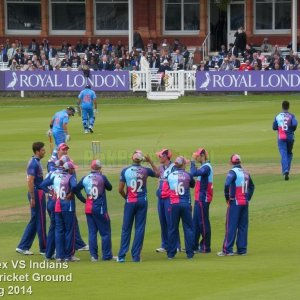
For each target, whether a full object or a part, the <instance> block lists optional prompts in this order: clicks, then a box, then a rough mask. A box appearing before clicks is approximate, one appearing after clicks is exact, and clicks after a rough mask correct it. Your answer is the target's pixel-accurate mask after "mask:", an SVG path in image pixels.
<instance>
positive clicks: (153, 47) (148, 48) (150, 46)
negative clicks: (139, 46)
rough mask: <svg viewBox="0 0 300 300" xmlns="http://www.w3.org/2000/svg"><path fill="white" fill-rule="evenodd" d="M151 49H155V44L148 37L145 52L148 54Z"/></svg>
mask: <svg viewBox="0 0 300 300" xmlns="http://www.w3.org/2000/svg"><path fill="white" fill-rule="evenodd" d="M153 50H157V45H156V43H154V42H153V40H152V39H151V38H150V39H149V41H148V44H147V52H148V54H151V53H152V51H153Z"/></svg>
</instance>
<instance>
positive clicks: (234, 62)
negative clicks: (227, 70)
mask: <svg viewBox="0 0 300 300" xmlns="http://www.w3.org/2000/svg"><path fill="white" fill-rule="evenodd" d="M229 62H230V64H231V65H232V67H233V69H239V68H240V66H241V62H240V60H239V59H237V58H236V56H235V55H234V54H232V55H231V56H230V58H229Z"/></svg>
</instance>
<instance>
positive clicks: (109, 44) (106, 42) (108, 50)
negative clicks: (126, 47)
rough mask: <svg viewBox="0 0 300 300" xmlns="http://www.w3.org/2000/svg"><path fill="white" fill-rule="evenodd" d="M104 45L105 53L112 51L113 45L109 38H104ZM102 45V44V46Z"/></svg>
mask: <svg viewBox="0 0 300 300" xmlns="http://www.w3.org/2000/svg"><path fill="white" fill-rule="evenodd" d="M104 45H105V46H106V50H107V54H110V52H111V51H112V46H113V45H112V44H111V43H110V40H109V39H106V40H105V43H104ZM104 45H103V46H104Z"/></svg>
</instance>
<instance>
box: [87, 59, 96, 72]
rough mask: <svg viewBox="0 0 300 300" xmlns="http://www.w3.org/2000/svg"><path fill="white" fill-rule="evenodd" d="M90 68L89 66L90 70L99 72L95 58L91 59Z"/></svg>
mask: <svg viewBox="0 0 300 300" xmlns="http://www.w3.org/2000/svg"><path fill="white" fill-rule="evenodd" d="M88 66H89V68H90V70H93V71H97V70H98V64H97V62H96V61H95V58H94V57H91V60H90V61H89V62H88Z"/></svg>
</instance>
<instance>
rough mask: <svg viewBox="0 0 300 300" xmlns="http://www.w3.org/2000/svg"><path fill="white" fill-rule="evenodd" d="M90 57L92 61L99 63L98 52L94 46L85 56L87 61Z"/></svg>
mask: <svg viewBox="0 0 300 300" xmlns="http://www.w3.org/2000/svg"><path fill="white" fill-rule="evenodd" d="M91 58H94V63H95V62H96V63H97V64H98V63H99V54H98V53H97V52H96V49H95V48H92V50H91V51H90V52H88V57H87V60H88V62H90V61H91Z"/></svg>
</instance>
